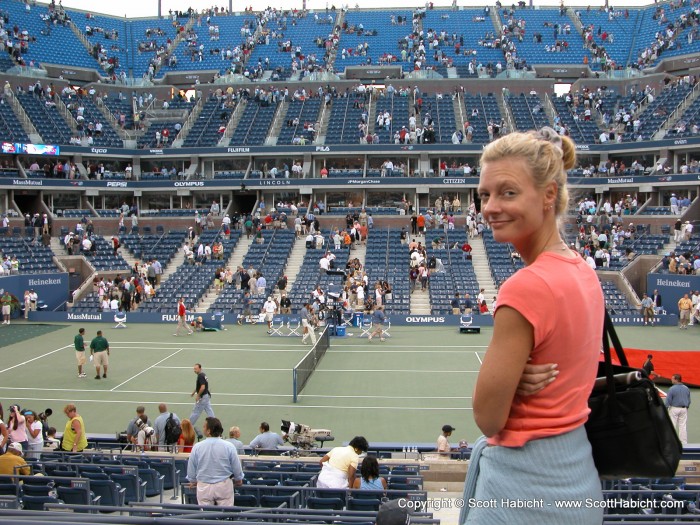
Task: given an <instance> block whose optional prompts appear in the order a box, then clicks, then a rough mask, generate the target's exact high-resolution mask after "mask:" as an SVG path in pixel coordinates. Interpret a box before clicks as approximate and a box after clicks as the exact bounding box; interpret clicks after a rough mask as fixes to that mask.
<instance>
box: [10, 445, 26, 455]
mask: <svg viewBox="0 0 700 525" xmlns="http://www.w3.org/2000/svg"><path fill="white" fill-rule="evenodd" d="M7 448H8V450H9V449H13V450H15V451H17V452H19V453H20V454H24V451H23V450H22V445H20V444H19V443H10V444H9V445H7Z"/></svg>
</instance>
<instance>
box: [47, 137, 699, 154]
mask: <svg viewBox="0 0 700 525" xmlns="http://www.w3.org/2000/svg"><path fill="white" fill-rule="evenodd" d="M697 145H700V138H699V137H689V138H682V139H673V138H669V139H663V140H655V141H647V142H624V143H621V144H618V143H616V142H614V143H609V142H608V143H606V144H580V145H578V146H577V149H579V150H582V151H586V152H590V153H592V154H596V153H601V152H608V153H612V154H614V153H616V152H627V151H639V150H642V149H645V148H648V149H650V150H656V151H658V150H659V149H663V148H672V147H674V146H697ZM482 150H483V144H376V145H375V144H372V145H370V144H330V145H313V144H312V145H308V146H285V148H280V146H241V147H236V146H229V147H209V148H207V147H198V148H165V149H156V148H153V149H148V150H143V149H124V148H103V147H82V146H71V145H62V146H61V153H62V154H64V155H70V154H80V155H87V156H94V155H116V156H135V157H142V156H144V157H148V156H161V155H168V156H177V157H182V156H192V155H222V156H225V155H231V154H233V155H237V154H239V155H243V156H245V155H261V154H262V155H267V154H273V155H275V154H276V155H279V154H280V153H285V152H286V153H290V152H295V153H294V154H296V153H301V154H304V153H314V152H318V153H330V154H333V153H336V154H338V155H342V156H349V155H354V154H357V155H362V154H365V153H375V154H384V153H389V154H400V153H401V152H402V151H412V152H416V153H419V152H420V153H422V152H428V153H432V152H435V153H439V152H453V153H459V154H468V153H473V154H477V155H479V154H481V152H482Z"/></svg>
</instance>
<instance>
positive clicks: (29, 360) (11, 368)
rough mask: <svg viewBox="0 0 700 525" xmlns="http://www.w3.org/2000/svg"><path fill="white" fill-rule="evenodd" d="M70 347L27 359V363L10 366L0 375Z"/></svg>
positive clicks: (0, 372)
mask: <svg viewBox="0 0 700 525" xmlns="http://www.w3.org/2000/svg"><path fill="white" fill-rule="evenodd" d="M72 347H73V345H66V346H62V347H61V348H57V349H56V350H51V351H50V352H46V353H45V354H41V355H40V356H37V357H33V358H32V359H28V360H27V361H24V362H22V363H19V364H17V365H14V366H11V367H9V368H5V369H4V370H0V374H2V373H3V372H8V371H10V370H14V369H15V368H17V367H19V366H22V365H26V364H28V363H31V362H32V361H36V360H37V359H41V358H42V357H46V356H47V355H51V354H55V353H56V352H60V351H61V350H65V349H66V348H72Z"/></svg>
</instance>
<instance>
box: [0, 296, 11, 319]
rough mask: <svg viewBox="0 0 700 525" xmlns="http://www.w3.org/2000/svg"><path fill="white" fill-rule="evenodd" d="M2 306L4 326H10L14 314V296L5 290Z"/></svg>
mask: <svg viewBox="0 0 700 525" xmlns="http://www.w3.org/2000/svg"><path fill="white" fill-rule="evenodd" d="M0 304H2V324H10V313H11V312H12V296H11V295H10V292H8V291H7V290H5V293H4V294H3V295H2V297H0Z"/></svg>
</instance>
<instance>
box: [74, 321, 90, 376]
mask: <svg viewBox="0 0 700 525" xmlns="http://www.w3.org/2000/svg"><path fill="white" fill-rule="evenodd" d="M84 335H85V328H81V329H80V330H78V335H76V336H75V339H73V346H75V358H76V360H77V361H78V377H80V378H82V377H86V376H87V374H86V373H84V372H83V365H84V364H85V361H86V359H85V340H84V339H83V336H84Z"/></svg>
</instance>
